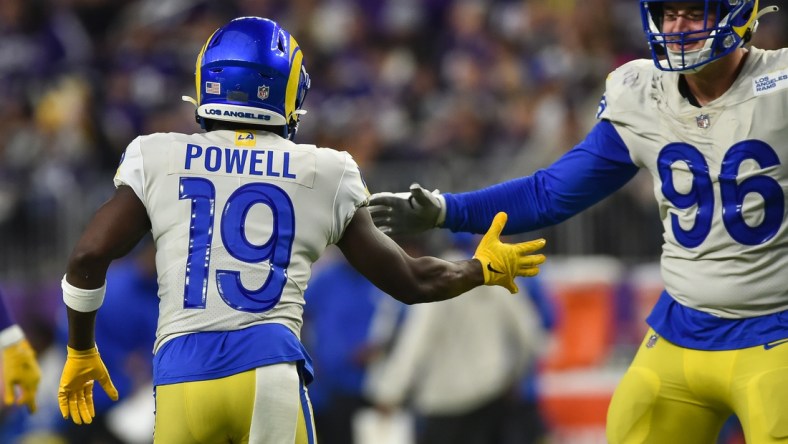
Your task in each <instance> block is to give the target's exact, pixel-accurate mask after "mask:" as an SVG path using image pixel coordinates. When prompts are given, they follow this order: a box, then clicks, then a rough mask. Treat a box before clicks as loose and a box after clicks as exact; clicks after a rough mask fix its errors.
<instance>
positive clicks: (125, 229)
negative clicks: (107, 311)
mask: <svg viewBox="0 0 788 444" xmlns="http://www.w3.org/2000/svg"><path fill="white" fill-rule="evenodd" d="M148 230H150V220H149V219H148V214H147V212H146V210H145V206H144V205H143V204H142V202H140V200H139V198H138V197H137V195H136V194H134V192H133V191H132V189H131V188H129V187H127V186H120V187H118V189H117V190H116V191H115V194H114V195H113V196H112V198H111V199H110V200H109V201H107V202H106V203H105V204H104V205H102V206H101V208H99V210H98V211H97V212H96V214H95V215H94V216H93V219H92V220H91V221H90V222H89V223H88V226H87V227H86V228H85V231H84V232H83V234H82V237H81V238H80V240H79V241H78V242H77V245H76V246H75V247H74V250H73V252H72V253H71V256H70V257H69V260H68V266H67V271H66V275H65V276H64V278H63V282H62V286H63V301H64V302H65V303H66V306H67V307H66V310H67V311H68V347H67V351H68V354H67V357H66V363H65V365H64V367H63V374H62V375H61V377H60V387H59V389H58V403H59V404H60V412H61V414H62V415H63V418H68V417H71V419H72V420H73V421H74V422H75V423H76V424H82V423H86V424H90V423H91V422H92V421H93V417H94V416H95V411H94V408H93V381H94V380H97V381H99V384H101V386H102V388H103V389H104V391H105V392H107V394H108V395H109V396H110V398H112V399H114V400H117V399H118V392H117V390H116V389H115V387H114V386H113V384H112V381H111V380H110V378H109V374H108V372H107V368H106V367H105V366H104V362H103V361H102V360H101V357H100V356H99V353H98V348H97V347H96V342H95V338H94V327H95V322H96V311H97V310H98V308H99V307H100V306H101V303H102V301H103V299H104V290H105V286H104V285H105V284H104V281H105V279H106V275H107V269H108V268H109V264H110V263H111V262H112V260H114V259H116V258H119V257H122V256H124V255H126V254H127V253H128V252H129V251H131V249H132V248H133V247H134V245H136V244H137V242H139V240H140V239H141V238H142V237H143V236H144V235H145V233H146V232H147V231H148Z"/></svg>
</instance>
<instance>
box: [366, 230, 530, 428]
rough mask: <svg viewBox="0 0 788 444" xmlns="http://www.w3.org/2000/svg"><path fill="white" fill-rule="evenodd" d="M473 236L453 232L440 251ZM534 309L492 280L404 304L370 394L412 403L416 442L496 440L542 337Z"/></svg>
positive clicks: (468, 244) (394, 404)
mask: <svg viewBox="0 0 788 444" xmlns="http://www.w3.org/2000/svg"><path fill="white" fill-rule="evenodd" d="M476 240H478V238H475V237H474V238H471V237H470V236H457V239H456V240H455V242H454V245H453V248H452V249H450V250H447V251H445V252H444V253H443V254H442V255H441V256H442V257H443V258H445V259H446V260H455V259H456V258H459V257H464V256H466V255H467V254H468V248H472V245H473V241H476ZM523 288H524V287H523ZM499 290H500V291H499ZM522 292H524V291H523V290H521V293H522ZM538 316H539V315H538V313H537V311H536V309H535V308H534V306H533V304H532V303H531V301H530V300H529V298H528V297H527V296H525V295H517V296H512V295H511V294H509V293H507V292H506V291H504V290H503V289H502V288H501V289H499V288H493V287H480V288H477V289H474V290H471V291H469V292H468V293H467V294H465V295H462V296H460V297H457V298H454V299H452V300H449V301H444V302H441V303H438V304H425V305H419V306H413V307H409V308H408V310H407V313H406V316H405V320H404V321H403V324H402V327H401V328H400V330H399V332H398V337H397V340H396V341H395V344H394V347H393V349H392V350H391V352H390V354H389V355H387V357H386V358H384V361H383V362H382V364H381V367H382V368H381V370H380V372H379V373H378V374H377V375H376V377H375V378H374V379H373V380H371V381H370V387H369V389H368V390H369V393H370V396H371V397H372V398H373V400H374V402H375V404H376V405H377V407H378V408H379V409H380V410H382V411H384V412H391V411H394V410H395V409H399V408H409V407H410V408H412V409H413V411H414V413H415V414H416V415H417V416H418V417H419V421H418V422H419V423H420V425H419V429H418V430H417V433H416V436H417V442H418V443H423V444H442V443H447V444H449V443H451V444H501V443H502V442H504V436H505V433H506V422H507V419H508V415H509V414H510V411H511V409H512V408H513V406H514V404H513V401H514V393H515V391H516V388H517V387H518V386H519V384H520V381H521V380H522V379H523V377H524V375H525V373H526V371H527V370H528V369H530V368H531V366H532V365H533V364H534V362H535V360H536V356H537V355H538V354H539V353H540V352H541V351H542V350H543V347H544V344H545V335H544V332H543V331H542V329H541V323H540V320H539V318H538Z"/></svg>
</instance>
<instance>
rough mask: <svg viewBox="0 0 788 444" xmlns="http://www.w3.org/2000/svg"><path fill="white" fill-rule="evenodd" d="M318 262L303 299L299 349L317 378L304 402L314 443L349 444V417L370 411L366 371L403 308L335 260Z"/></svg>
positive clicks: (380, 352) (343, 262) (383, 348)
mask: <svg viewBox="0 0 788 444" xmlns="http://www.w3.org/2000/svg"><path fill="white" fill-rule="evenodd" d="M408 252H409V254H412V255H413V252H412V251H411V250H408ZM327 256H329V255H327ZM323 260H325V261H326V262H327V263H324V264H322V265H321V266H320V267H319V268H317V269H315V271H314V273H313V276H312V280H311V282H310V283H309V288H308V289H307V291H306V292H305V293H304V300H305V301H306V302H307V303H306V306H305V307H304V333H303V337H304V345H305V346H306V347H307V349H309V350H311V353H310V355H311V356H312V364H313V366H314V369H315V375H316V378H315V381H313V382H312V384H311V385H310V386H309V399H310V400H311V401H312V409H313V410H314V414H315V427H316V430H317V436H318V442H320V443H321V444H352V443H353V442H354V437H353V419H354V416H355V415H356V413H358V412H359V411H360V410H361V409H362V408H365V407H369V406H371V405H372V404H371V402H370V401H369V399H368V397H367V395H366V394H365V392H364V386H365V384H366V381H367V378H368V374H369V372H370V368H371V366H372V365H374V364H375V363H376V362H378V361H379V360H380V359H381V357H382V356H384V355H385V353H386V350H387V348H388V346H389V343H390V341H391V339H392V336H393V334H394V331H395V329H396V326H397V324H398V321H399V318H400V317H401V313H402V311H403V308H404V307H405V306H404V304H402V303H400V302H399V301H396V300H393V299H391V298H390V297H388V296H387V295H386V294H385V293H383V292H382V291H381V290H380V289H378V288H377V287H375V286H374V285H372V283H371V282H369V280H367V279H366V278H365V277H364V276H363V275H362V274H361V273H359V272H358V271H357V270H356V269H355V268H353V266H352V265H350V264H349V263H348V262H347V260H345V259H344V258H343V257H341V256H340V255H336V256H334V257H330V258H329V257H324V258H323ZM358 444H362V443H358Z"/></svg>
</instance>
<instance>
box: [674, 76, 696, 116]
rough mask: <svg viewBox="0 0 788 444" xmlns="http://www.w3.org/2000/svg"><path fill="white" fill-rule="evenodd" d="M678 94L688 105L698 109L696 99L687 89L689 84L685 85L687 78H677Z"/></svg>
mask: <svg viewBox="0 0 788 444" xmlns="http://www.w3.org/2000/svg"><path fill="white" fill-rule="evenodd" d="M679 93H680V94H681V96H682V97H684V98H685V99H687V101H688V102H689V103H690V105H692V106H694V107H695V108H700V103H698V99H696V98H695V96H693V95H692V92H691V91H690V89H689V84H688V83H687V78H686V77H684V76H683V75H682V76H679Z"/></svg>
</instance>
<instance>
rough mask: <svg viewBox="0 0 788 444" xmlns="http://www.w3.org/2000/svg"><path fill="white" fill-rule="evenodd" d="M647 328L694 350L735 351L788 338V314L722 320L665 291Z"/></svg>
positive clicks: (780, 313)
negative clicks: (687, 305)
mask: <svg viewBox="0 0 788 444" xmlns="http://www.w3.org/2000/svg"><path fill="white" fill-rule="evenodd" d="M646 322H647V323H648V325H650V326H651V328H653V329H654V331H656V332H657V333H658V334H659V335H660V336H662V337H664V338H665V339H667V340H668V341H670V342H672V343H674V344H676V345H679V346H681V347H686V348H691V349H695V350H735V349H741V348H749V347H755V346H759V345H764V344H767V343H769V342H773V341H777V340H780V339H784V338H786V337H788V312H786V311H782V312H778V313H773V314H769V315H764V316H756V317H752V318H743V319H729V318H720V317H717V316H714V315H710V314H708V313H704V312H702V311H699V310H695V309H692V308H689V307H685V306H683V305H681V304H679V303H678V302H676V300H675V299H673V298H672V297H671V296H670V295H669V294H668V292H667V291H663V292H662V295H660V298H659V300H658V301H657V303H656V305H655V306H654V309H653V310H652V311H651V314H650V315H649V316H648V318H647V319H646Z"/></svg>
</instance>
